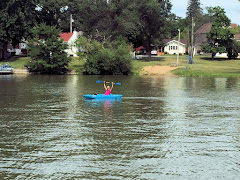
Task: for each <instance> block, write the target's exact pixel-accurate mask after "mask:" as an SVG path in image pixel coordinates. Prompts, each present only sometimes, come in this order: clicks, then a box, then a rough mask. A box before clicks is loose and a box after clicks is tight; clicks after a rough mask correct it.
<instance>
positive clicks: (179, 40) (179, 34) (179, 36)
mask: <svg viewBox="0 0 240 180" xmlns="http://www.w3.org/2000/svg"><path fill="white" fill-rule="evenodd" d="M179 43H180V29H178V52H177V67H178V58H179V48H180V46H179Z"/></svg>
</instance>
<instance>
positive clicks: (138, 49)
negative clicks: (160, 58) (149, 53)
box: [136, 46, 144, 52]
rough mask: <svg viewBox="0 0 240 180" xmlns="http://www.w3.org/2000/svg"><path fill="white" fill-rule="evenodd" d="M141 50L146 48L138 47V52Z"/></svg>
mask: <svg viewBox="0 0 240 180" xmlns="http://www.w3.org/2000/svg"><path fill="white" fill-rule="evenodd" d="M141 49H144V47H143V46H140V47H138V48H137V49H136V52H138V51H140V50H141Z"/></svg>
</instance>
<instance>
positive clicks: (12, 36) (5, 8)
mask: <svg viewBox="0 0 240 180" xmlns="http://www.w3.org/2000/svg"><path fill="white" fill-rule="evenodd" d="M0 4H1V5H0V44H2V46H3V54H2V55H0V57H2V59H7V58H8V56H7V44H8V43H9V42H11V43H12V44H13V45H16V44H17V43H19V42H20V41H21V40H22V39H23V38H27V37H29V35H30V30H31V29H32V27H33V26H34V25H35V23H36V21H35V19H36V4H37V2H36V0H21V1H19V0H2V1H1V3H0Z"/></svg>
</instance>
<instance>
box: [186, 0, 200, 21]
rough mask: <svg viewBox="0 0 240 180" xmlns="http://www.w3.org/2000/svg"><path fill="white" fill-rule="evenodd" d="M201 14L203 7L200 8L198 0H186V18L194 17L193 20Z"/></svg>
mask: <svg viewBox="0 0 240 180" xmlns="http://www.w3.org/2000/svg"><path fill="white" fill-rule="evenodd" d="M202 14H203V9H202V8H201V3H200V0H188V7H187V12H186V16H187V19H189V20H190V21H191V20H192V18H194V20H196V18H199V17H200V16H201V15H202Z"/></svg>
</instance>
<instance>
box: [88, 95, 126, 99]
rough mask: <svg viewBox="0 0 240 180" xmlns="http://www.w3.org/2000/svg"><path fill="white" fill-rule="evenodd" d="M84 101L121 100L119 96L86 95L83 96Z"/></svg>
mask: <svg viewBox="0 0 240 180" xmlns="http://www.w3.org/2000/svg"><path fill="white" fill-rule="evenodd" d="M84 97H85V98H86V99H118V98H121V97H122V95H121V94H110V95H104V94H86V95H84Z"/></svg>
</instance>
